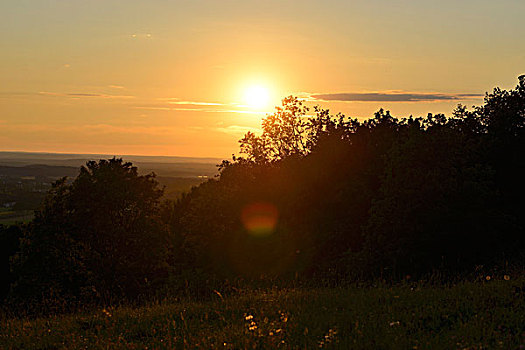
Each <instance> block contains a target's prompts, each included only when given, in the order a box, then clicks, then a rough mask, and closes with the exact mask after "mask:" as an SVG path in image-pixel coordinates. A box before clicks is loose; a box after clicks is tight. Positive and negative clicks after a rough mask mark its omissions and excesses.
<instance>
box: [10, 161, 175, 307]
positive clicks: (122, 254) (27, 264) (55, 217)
mask: <svg viewBox="0 0 525 350" xmlns="http://www.w3.org/2000/svg"><path fill="white" fill-rule="evenodd" d="M157 185H158V184H157V182H156V181H155V176H154V175H145V176H141V175H138V172H137V168H136V167H133V166H132V165H131V163H124V162H123V161H122V159H116V158H113V159H109V160H100V161H99V162H94V161H90V162H88V163H87V164H86V166H83V167H82V168H81V170H80V174H79V175H78V177H77V178H76V179H75V180H74V181H73V182H72V183H71V184H68V183H67V182H66V180H65V178H64V179H62V180H59V181H57V182H56V183H55V184H54V185H53V189H52V190H51V191H50V193H49V195H48V197H47V198H46V201H45V203H44V205H43V208H42V210H40V211H37V212H36V217H35V219H34V221H33V222H32V223H31V225H30V226H29V227H28V229H27V230H26V231H25V232H24V237H23V239H22V242H21V250H20V253H19V254H18V255H17V256H16V257H15V263H14V268H15V272H16V274H17V276H18V280H17V281H16V283H15V284H14V286H13V292H12V297H13V298H16V299H20V298H21V299H22V300H30V299H33V300H36V301H38V300H39V299H41V298H43V299H46V300H53V299H55V298H59V299H60V298H64V297H68V298H69V300H75V299H76V298H80V299H81V300H84V301H85V300H86V299H89V298H96V299H100V298H103V299H106V300H107V299H108V298H109V297H111V296H119V295H120V296H132V295H136V294H138V293H141V292H143V291H144V290H145V288H146V287H149V286H150V285H151V284H155V283H156V281H157V280H158V279H160V278H163V276H164V275H165V273H166V270H167V266H166V257H167V237H166V235H165V232H164V230H163V228H162V226H161V224H160V222H159V198H160V197H161V195H162V190H161V189H158V188H157V187H158V186H157Z"/></svg>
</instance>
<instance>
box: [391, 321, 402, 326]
mask: <svg viewBox="0 0 525 350" xmlns="http://www.w3.org/2000/svg"><path fill="white" fill-rule="evenodd" d="M400 324H401V322H399V321H394V322H390V327H394V326H399V325H400Z"/></svg>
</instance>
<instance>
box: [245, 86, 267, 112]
mask: <svg viewBox="0 0 525 350" xmlns="http://www.w3.org/2000/svg"><path fill="white" fill-rule="evenodd" d="M244 101H245V103H246V104H247V105H248V106H250V107H253V108H264V107H268V104H269V102H270V94H269V92H268V89H267V88H265V87H263V86H257V85H256V86H250V87H249V88H247V89H246V91H245V93H244Z"/></svg>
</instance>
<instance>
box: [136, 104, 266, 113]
mask: <svg viewBox="0 0 525 350" xmlns="http://www.w3.org/2000/svg"><path fill="white" fill-rule="evenodd" d="M134 108H136V109H143V110H152V111H181V112H204V113H239V114H264V113H268V112H267V111H243V110H238V109H207V108H180V107H147V106H136V107H134Z"/></svg>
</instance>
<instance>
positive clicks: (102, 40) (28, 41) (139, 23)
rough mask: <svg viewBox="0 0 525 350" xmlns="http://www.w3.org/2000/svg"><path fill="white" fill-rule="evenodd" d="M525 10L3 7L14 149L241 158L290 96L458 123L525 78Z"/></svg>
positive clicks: (488, 6) (384, 3) (360, 113)
mask: <svg viewBox="0 0 525 350" xmlns="http://www.w3.org/2000/svg"><path fill="white" fill-rule="evenodd" d="M524 14H525V1H523V0H499V1H494V0H491V1H485V0H461V1H457V0H456V1H450V0H440V1H437V0H433V1H430V0H417V1H416V0H404V1H392V0H366V1H355V0H346V1H336V0H325V1H313V0H302V1H283V0H280V1H273V0H265V1H247V0H243V1H231V0H221V1H200V0H188V1H182V0H177V1H175V0H172V1H168V0H163V1H161V0H149V1H137V0H122V1H111V0H109V1H102V0H89V1H88V0H60V1H57V0H54V1H53V0H3V1H2V2H0V52H1V55H0V82H1V84H0V151H41V152H61V153H105V154H117V155H124V154H139V155H177V156H196V157H200V156H202V157H229V156H230V155H231V154H232V153H234V152H237V151H238V145H237V140H238V139H239V138H241V137H242V135H243V134H244V133H245V132H246V131H248V130H254V131H257V129H258V128H259V125H260V120H261V118H262V117H263V116H264V115H265V113H267V112H271V110H272V108H273V107H272V106H274V105H277V104H279V101H280V99H282V98H283V97H285V96H287V95H290V94H293V95H297V96H300V97H303V98H306V99H308V100H309V101H310V102H308V104H310V105H313V104H319V105H321V106H323V107H326V108H330V110H331V111H333V112H334V113H336V112H343V113H345V114H346V115H348V116H352V117H359V118H368V117H370V116H372V114H373V112H374V111H376V110H377V109H379V108H381V107H383V108H385V109H389V110H391V111H392V113H393V115H395V116H398V117H404V116H409V115H411V114H412V115H414V116H421V115H426V114H427V113H429V112H432V113H439V112H443V113H446V114H448V115H450V112H451V111H452V110H453V109H454V107H455V106H456V105H457V104H458V103H463V104H466V105H467V106H472V105H479V104H481V103H482V101H483V95H484V93H485V91H490V90H492V88H494V87H495V86H500V87H502V88H513V87H514V86H515V85H516V84H517V77H518V75H520V74H524V73H525V25H524ZM254 89H255V90H254ZM250 91H251V92H252V93H253V91H255V95H257V96H259V95H258V94H263V95H264V94H267V95H268V96H267V98H268V101H267V103H262V102H261V101H259V102H261V103H258V102H257V98H258V97H257V96H256V97H255V101H250V99H249V97H247V94H249V93H250ZM252 97H253V96H252ZM262 97H263V96H262ZM262 97H261V98H262Z"/></svg>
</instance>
